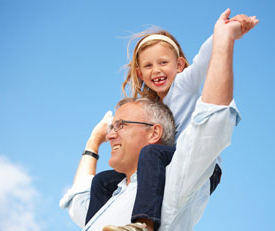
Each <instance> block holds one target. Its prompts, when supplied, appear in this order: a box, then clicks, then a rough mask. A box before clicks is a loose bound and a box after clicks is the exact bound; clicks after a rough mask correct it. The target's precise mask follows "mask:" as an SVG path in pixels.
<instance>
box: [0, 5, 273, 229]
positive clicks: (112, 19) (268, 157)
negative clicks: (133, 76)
mask: <svg viewBox="0 0 275 231" xmlns="http://www.w3.org/2000/svg"><path fill="white" fill-rule="evenodd" d="M228 7H229V8H231V10H232V15H235V14H239V13H245V14H248V15H256V16H257V17H258V18H259V19H260V23H259V24H258V25H257V27H256V28H254V29H253V30H252V31H251V32H249V33H248V34H247V35H245V36H244V38H243V39H242V40H240V41H237V42H236V46H235V56H234V75H235V100H236V103H237V105H238V108H239V110H240V112H241V115H242V121H241V123H240V124H239V125H238V127H237V128H236V129H235V131H234V135H233V139H232V145H231V146H230V147H229V148H228V149H227V150H226V151H224V152H223V153H222V159H223V176H222V182H221V184H220V186H219V187H218V188H217V190H216V192H215V193H214V194H213V196H211V199H210V202H209V204H208V207H207V209H206V211H205V214H204V216H203V218H202V219H201V221H200V222H199V224H198V225H197V226H196V227H195V230H196V231H208V230H212V231H215V230H223V231H227V230H228V231H229V230H230V231H231V230H234V231H238V230H241V231H243V230H249V231H254V230H255V231H256V230H265V229H268V230H270V228H271V224H272V221H273V220H274V218H275V217H274V210H273V207H274V206H275V200H274V194H275V189H274V188H275V183H274V182H275V181H274V179H273V177H274V173H273V169H274V167H273V166H274V161H275V158H274V154H275V152H274V150H273V147H274V129H275V126H274V122H273V117H274V114H275V111H274V100H273V98H274V96H273V93H272V92H273V90H274V84H275V80H274V79H275V78H274V77H275V72H274V61H273V59H274V51H275V49H274V42H273V40H274V25H273V24H272V21H273V18H272V15H273V12H274V3H273V2H272V1H271V0H262V1H248V0H232V1H229V2H228V1H220V0H209V1H179V0H169V1H160V0H158V1H156V0H152V1H143V0H140V1H134V2H132V1H125V0H120V1H91V0H90V1H88V0H85V1H83V0H78V1H75V0H74V1H73V0H66V1H65V0H56V1H53V0H47V1H42V0H32V1H31V0H24V1H22V0H17V1H16V0H0V185H1V187H0V206H1V210H0V231H4V230H5V231H40V230H41V231H48V230H55V231H59V230H60V231H61V230H68V231H76V230H79V228H78V227H77V226H76V225H74V224H73V222H72V221H71V220H70V218H69V216H68V214H67V212H66V211H65V210H61V209H59V207H58V203H59V199H60V198H61V196H62V195H63V193H64V192H65V191H66V189H67V188H68V187H69V186H70V185H71V183H72V180H73V177H74V174H75V170H76V167H77V165H78V161H79V160H80V157H81V153H82V151H83V149H84V147H85V142H86V140H87V139H88V137H89V135H90V132H91V131H92V129H93V127H94V125H95V124H96V123H97V122H98V121H99V120H100V119H101V117H102V116H103V115H104V114H105V112H106V111H108V110H110V109H111V110H113V109H114V106H115V104H116V102H117V101H118V100H119V99H120V98H121V97H122V94H121V84H122V82H123V79H124V71H123V68H122V67H123V65H124V64H125V63H126V62H127V57H126V45H127V42H128V40H127V39H126V38H125V37H126V36H129V35H130V34H131V32H139V31H142V30H144V29H145V28H147V27H148V25H157V26H161V27H162V28H164V29H166V30H168V31H170V32H171V33H172V34H173V35H174V36H175V37H176V38H177V39H178V41H179V42H180V44H181V45H182V48H183V50H184V51H185V53H186V55H187V57H188V59H189V61H190V62H192V59H193V57H194V56H195V54H196V52H197V51H198V49H199V47H200V45H201V44H202V43H203V41H204V40H206V39H207V37H208V36H210V35H211V33H212V31H213V26H214V23H215V21H216V19H217V18H218V17H219V15H220V13H221V12H222V11H224V10H225V9H226V8H228ZM109 151H110V149H109V146H108V144H104V145H103V146H102V147H101V149H100V153H99V154H100V160H99V163H98V171H101V170H104V169H108V168H109V167H108V164H107V161H108V158H109V156H110V154H109Z"/></svg>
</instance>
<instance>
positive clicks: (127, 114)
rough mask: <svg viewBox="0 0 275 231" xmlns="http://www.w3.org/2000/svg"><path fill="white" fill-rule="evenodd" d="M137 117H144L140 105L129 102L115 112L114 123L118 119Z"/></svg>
mask: <svg viewBox="0 0 275 231" xmlns="http://www.w3.org/2000/svg"><path fill="white" fill-rule="evenodd" d="M137 117H145V111H144V110H143V107H142V105H141V104H138V103H133V102H130V103H126V104H124V105H122V106H120V107H119V108H118V109H117V110H116V112H115V115H114V121H115V120H119V119H124V120H129V119H133V118H137Z"/></svg>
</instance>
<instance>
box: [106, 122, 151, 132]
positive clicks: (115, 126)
mask: <svg viewBox="0 0 275 231" xmlns="http://www.w3.org/2000/svg"><path fill="white" fill-rule="evenodd" d="M123 124H143V125H146V126H154V124H149V123H145V122H137V121H128V120H117V121H116V122H114V124H111V125H110V127H109V129H108V133H109V132H110V131H111V130H112V129H114V131H115V132H117V131H119V130H121V129H122V128H123Z"/></svg>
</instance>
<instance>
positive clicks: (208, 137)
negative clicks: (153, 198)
mask: <svg viewBox="0 0 275 231" xmlns="http://www.w3.org/2000/svg"><path fill="white" fill-rule="evenodd" d="M239 120H240V117H239V112H238V110H237V108H236V106H235V103H234V100H233V101H232V102H231V103H230V105H229V106H221V105H212V104H206V103H204V102H202V101H201V98H199V99H198V101H197V104H196V109H195V111H194V113H193V115H192V119H191V122H190V124H189V125H188V127H187V128H186V129H185V130H184V131H183V132H182V134H181V135H180V136H179V138H178V141H177V146H176V151H175V154H174V156H173V159H172V161H171V163H170V165H168V167H167V170H166V184H165V193H164V204H163V206H164V207H166V206H168V208H166V209H168V210H174V209H179V208H180V207H182V206H183V205H184V204H186V203H187V201H188V200H189V199H190V198H191V197H192V195H194V193H195V192H197V191H198V190H199V189H200V188H201V187H202V186H203V185H204V184H205V182H207V181H208V180H209V178H210V176H211V175H212V173H213V170H214V167H215V163H216V158H217V157H218V156H219V154H220V153H221V152H222V151H223V150H224V149H225V148H226V147H227V146H229V145H230V142H231V136H232V132H233V128H234V126H235V125H236V124H237V123H238V121H239ZM167 201H168V204H166V202H167Z"/></svg>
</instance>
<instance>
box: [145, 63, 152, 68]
mask: <svg viewBox="0 0 275 231" xmlns="http://www.w3.org/2000/svg"><path fill="white" fill-rule="evenodd" d="M151 66H152V65H151V64H149V63H148V64H146V65H144V67H146V68H148V67H151Z"/></svg>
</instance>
